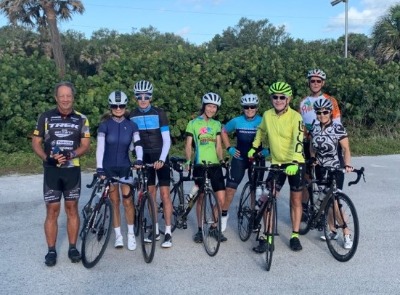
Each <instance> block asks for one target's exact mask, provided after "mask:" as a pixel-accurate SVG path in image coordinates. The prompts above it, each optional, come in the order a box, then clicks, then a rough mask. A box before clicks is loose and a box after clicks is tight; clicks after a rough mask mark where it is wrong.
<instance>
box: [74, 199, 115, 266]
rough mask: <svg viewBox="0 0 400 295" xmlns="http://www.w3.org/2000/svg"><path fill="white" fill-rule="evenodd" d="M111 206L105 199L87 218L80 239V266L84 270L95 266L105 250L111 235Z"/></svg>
mask: <svg viewBox="0 0 400 295" xmlns="http://www.w3.org/2000/svg"><path fill="white" fill-rule="evenodd" d="M112 215H113V211H112V206H111V203H110V200H108V199H106V200H105V201H104V202H103V203H102V204H101V205H100V206H99V208H98V209H95V210H94V211H93V212H92V214H91V215H90V216H89V218H88V224H87V225H88V226H87V228H86V229H85V230H84V232H83V238H82V249H81V254H82V264H83V266H85V267H86V268H92V267H93V266H95V265H96V264H97V263H98V262H99V260H100V259H101V257H102V256H103V254H104V251H105V250H106V248H107V245H108V241H109V240H110V234H111V221H112Z"/></svg>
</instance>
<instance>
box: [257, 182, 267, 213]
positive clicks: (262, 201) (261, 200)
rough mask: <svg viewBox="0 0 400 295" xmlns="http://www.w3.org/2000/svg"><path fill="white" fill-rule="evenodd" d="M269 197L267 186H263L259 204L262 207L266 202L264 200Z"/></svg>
mask: <svg viewBox="0 0 400 295" xmlns="http://www.w3.org/2000/svg"><path fill="white" fill-rule="evenodd" d="M267 198H268V189H267V188H266V187H265V186H263V187H262V194H261V197H260V199H259V200H258V206H259V207H260V208H261V207H262V205H263V204H264V202H265V201H266V200H267Z"/></svg>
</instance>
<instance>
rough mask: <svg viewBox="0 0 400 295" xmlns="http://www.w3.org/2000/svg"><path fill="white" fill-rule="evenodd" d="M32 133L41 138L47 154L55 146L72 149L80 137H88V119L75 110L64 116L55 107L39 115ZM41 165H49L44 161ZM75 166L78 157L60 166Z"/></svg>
mask: <svg viewBox="0 0 400 295" xmlns="http://www.w3.org/2000/svg"><path fill="white" fill-rule="evenodd" d="M33 135H34V136H38V137H42V138H43V142H44V151H45V153H46V154H47V155H48V156H49V155H50V152H51V151H52V149H54V148H55V147H58V148H59V149H60V150H61V151H73V150H75V149H77V148H78V147H79V145H80V143H81V138H90V132H89V121H88V119H87V118H86V116H85V115H83V114H81V113H79V112H77V111H75V110H73V111H72V112H71V113H70V114H68V115H67V116H64V115H62V114H61V113H60V112H59V111H58V109H57V108H56V109H53V110H50V111H47V112H44V113H43V114H41V115H40V116H39V119H38V121H37V124H36V128H35V130H34V131H33ZM43 166H45V167H48V166H51V165H49V164H47V162H46V161H44V162H43ZM75 166H79V158H73V159H71V160H69V161H67V162H66V163H65V164H63V165H61V166H60V168H70V167H75Z"/></svg>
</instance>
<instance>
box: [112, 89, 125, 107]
mask: <svg viewBox="0 0 400 295" xmlns="http://www.w3.org/2000/svg"><path fill="white" fill-rule="evenodd" d="M127 103H128V97H127V96H126V94H125V93H124V92H122V91H120V90H115V91H113V92H111V93H110V95H109V96H108V104H109V105H122V104H124V105H126V104H127Z"/></svg>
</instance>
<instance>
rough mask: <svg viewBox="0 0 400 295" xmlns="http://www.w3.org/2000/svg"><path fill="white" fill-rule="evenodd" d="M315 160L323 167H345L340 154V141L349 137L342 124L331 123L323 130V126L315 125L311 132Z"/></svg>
mask: <svg viewBox="0 0 400 295" xmlns="http://www.w3.org/2000/svg"><path fill="white" fill-rule="evenodd" d="M310 133H311V138H312V139H311V140H312V147H313V149H314V150H315V152H316V154H315V158H316V159H317V161H318V162H319V164H320V165H321V166H323V167H335V168H339V167H342V166H343V164H344V163H343V160H342V157H340V155H339V153H338V148H339V146H340V143H339V142H340V141H341V140H342V139H344V138H346V137H347V132H346V129H345V128H344V127H343V125H342V124H340V123H336V122H331V123H330V124H329V125H327V126H326V127H325V129H322V126H321V124H314V125H313V127H312V128H311V130H310Z"/></svg>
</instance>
